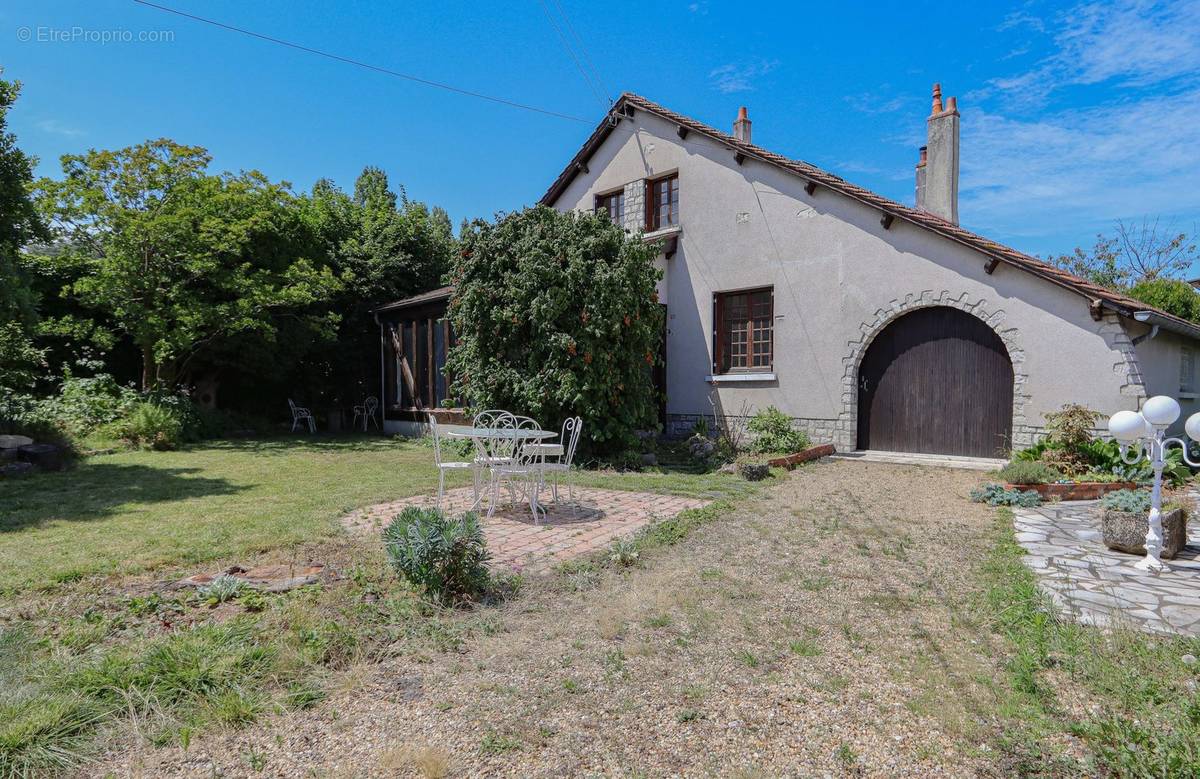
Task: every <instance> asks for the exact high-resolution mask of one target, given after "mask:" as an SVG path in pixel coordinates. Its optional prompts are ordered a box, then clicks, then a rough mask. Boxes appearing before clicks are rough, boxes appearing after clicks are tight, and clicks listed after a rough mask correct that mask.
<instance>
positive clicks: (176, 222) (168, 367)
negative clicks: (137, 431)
mask: <svg viewBox="0 0 1200 779" xmlns="http://www.w3.org/2000/svg"><path fill="white" fill-rule="evenodd" d="M209 161H210V158H209V155H208V153H207V152H206V151H205V150H204V149H202V148H200V147H196V146H183V145H180V144H177V143H175V142H173V141H170V140H166V139H160V140H156V141H147V142H145V143H142V144H138V145H136V146H131V147H129V148H126V149H121V150H118V151H94V150H93V151H89V152H87V153H86V154H81V155H66V156H64V157H63V158H62V167H63V174H64V178H63V179H62V180H60V181H52V180H48V179H43V180H42V181H41V182H40V183H39V188H40V197H39V201H40V204H41V206H42V208H43V210H44V213H45V214H46V215H47V217H48V219H49V220H50V222H51V224H52V226H53V228H54V231H55V237H56V239H57V243H56V246H57V248H58V250H59V253H60V254H59V258H58V261H59V262H60V263H67V264H75V265H78V266H79V267H80V268H81V269H82V270H81V273H80V275H79V277H78V278H77V280H76V281H75V282H74V283H73V284H72V286H71V291H72V292H73V294H75V295H77V296H78V297H79V298H80V299H81V300H82V301H83V302H84V303H85V304H87V305H89V306H92V307H95V308H96V309H98V310H100V311H102V312H104V314H106V315H107V317H108V318H109V320H110V321H111V323H112V325H113V326H114V327H115V328H116V329H118V330H120V331H121V332H123V333H125V334H127V335H128V337H129V338H130V339H132V341H133V343H134V344H135V345H136V346H137V348H138V350H139V352H140V353H141V356H142V387H143V389H151V388H154V387H157V386H160V385H167V386H170V385H172V384H174V383H175V382H176V381H177V380H178V379H179V378H180V377H181V375H183V373H184V371H185V370H186V369H187V367H188V365H189V363H190V361H191V360H192V359H193V358H194V357H195V356H196V355H197V354H200V353H201V352H202V351H203V350H204V349H205V348H206V347H209V346H211V345H212V344H213V343H214V342H217V341H219V340H220V339H223V338H228V337H230V336H233V335H236V334H239V333H247V332H256V333H259V334H264V335H267V336H270V335H271V334H272V332H273V329H274V319H273V312H275V311H278V310H280V309H286V308H290V309H294V310H299V309H302V308H304V307H306V306H309V305H311V304H313V303H315V302H318V301H321V300H324V299H327V298H329V297H330V296H331V295H333V294H334V293H335V292H336V291H337V290H338V289H339V286H340V285H339V283H338V281H337V279H336V278H335V277H334V275H333V273H332V272H331V271H330V270H329V269H328V268H326V267H321V266H320V263H319V261H318V262H314V261H313V259H312V255H313V253H314V252H315V251H316V246H315V242H314V240H313V236H312V235H311V233H310V231H309V230H308V228H307V226H306V225H305V223H304V221H303V220H302V219H301V218H300V212H299V210H298V209H296V208H294V207H293V205H294V202H293V201H294V198H293V196H292V195H291V194H290V193H289V192H288V189H287V185H286V184H275V183H272V182H270V181H268V180H267V179H266V177H265V176H263V175H262V174H261V173H258V172H255V171H251V172H248V173H241V174H237V175H233V174H223V175H212V174H209V173H208V172H207V168H208V164H209Z"/></svg>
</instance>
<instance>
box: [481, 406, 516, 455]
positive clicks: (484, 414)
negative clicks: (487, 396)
mask: <svg viewBox="0 0 1200 779" xmlns="http://www.w3.org/2000/svg"><path fill="white" fill-rule="evenodd" d="M516 425H517V418H516V417H515V416H513V415H512V414H511V413H509V412H507V411H497V410H489V411H481V412H479V413H478V414H476V415H475V419H474V420H472V422H471V426H472V427H473V428H475V429H476V430H510V429H512V428H514V427H516ZM516 440H517V439H516V438H476V439H474V441H475V462H476V463H477V464H479V465H481V466H483V467H485V468H490V467H491V466H493V465H500V464H503V463H506V462H512V458H513V452H514V449H515V445H516Z"/></svg>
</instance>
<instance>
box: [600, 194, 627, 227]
mask: <svg viewBox="0 0 1200 779" xmlns="http://www.w3.org/2000/svg"><path fill="white" fill-rule="evenodd" d="M596 212H597V213H607V214H608V218H609V219H611V220H612V223H613V224H615V225H621V224H624V223H625V190H623V189H622V190H618V191H616V192H610V193H608V194H607V195H596Z"/></svg>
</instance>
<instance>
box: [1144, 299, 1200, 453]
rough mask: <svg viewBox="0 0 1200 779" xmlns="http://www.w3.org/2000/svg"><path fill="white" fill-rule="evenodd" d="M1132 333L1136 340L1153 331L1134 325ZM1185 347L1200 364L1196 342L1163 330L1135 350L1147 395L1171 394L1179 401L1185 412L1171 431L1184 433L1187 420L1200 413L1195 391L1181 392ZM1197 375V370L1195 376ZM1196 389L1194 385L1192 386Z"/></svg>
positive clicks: (1194, 379)
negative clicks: (1181, 373)
mask: <svg viewBox="0 0 1200 779" xmlns="http://www.w3.org/2000/svg"><path fill="white" fill-rule="evenodd" d="M1131 331H1132V332H1134V334H1135V337H1136V336H1137V335H1141V334H1143V333H1149V331H1150V328H1149V326H1147V325H1143V324H1140V323H1135V324H1134V325H1133V326H1132V327H1131ZM1184 346H1188V347H1190V348H1191V349H1192V351H1193V353H1194V355H1195V357H1196V359H1197V360H1198V361H1200V350H1197V348H1196V346H1197V345H1196V343H1195V342H1194V341H1191V340H1189V339H1186V338H1183V337H1182V336H1179V335H1176V334H1175V333H1168V332H1166V331H1163V330H1159V332H1158V335H1156V336H1154V337H1153V338H1146V339H1145V340H1143V341H1142V342H1141V343H1139V344H1138V345H1137V347H1136V349H1137V353H1138V360H1139V362H1140V363H1141V366H1142V373H1143V374H1144V375H1145V377H1146V392H1147V394H1148V395H1170V396H1171V397H1173V398H1176V399H1178V400H1179V406H1180V408H1181V409H1182V413H1181V414H1180V415H1179V422H1177V423H1176V424H1175V425H1174V427H1172V429H1171V432H1173V433H1180V432H1182V431H1183V422H1184V420H1185V419H1187V418H1188V416H1190V415H1191V414H1194V413H1196V412H1197V411H1200V401H1198V400H1197V397H1196V392H1195V389H1193V391H1192V392H1190V393H1185V392H1182V391H1181V389H1182V388H1181V387H1180V361H1181V355H1182V350H1183V347H1184ZM1195 372H1196V370H1195V367H1194V368H1193V373H1195ZM1193 381H1196V378H1193ZM1197 386H1198V385H1196V384H1193V387H1197Z"/></svg>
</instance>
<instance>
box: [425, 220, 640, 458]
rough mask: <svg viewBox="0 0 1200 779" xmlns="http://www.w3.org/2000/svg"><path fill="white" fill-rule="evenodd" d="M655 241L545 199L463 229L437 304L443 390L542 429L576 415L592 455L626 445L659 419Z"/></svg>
mask: <svg viewBox="0 0 1200 779" xmlns="http://www.w3.org/2000/svg"><path fill="white" fill-rule="evenodd" d="M658 251H659V249H658V247H657V246H655V245H647V244H645V243H644V242H643V241H642V239H641V237H640V236H635V235H628V234H626V232H625V231H624V230H623V229H621V227H619V226H618V225H614V224H613V223H612V222H611V221H609V219H608V217H607V216H598V215H595V214H581V213H577V212H567V213H559V212H558V211H555V210H554V209H552V208H549V207H546V206H537V207H534V208H527V209H525V210H523V211H518V212H515V213H511V214H508V215H506V216H503V217H501V218H500V219H498V220H497V221H496V222H494V223H491V222H486V221H482V220H476V221H475V222H473V223H472V224H470V225H467V226H466V227H464V229H463V231H462V252H461V254H460V256H459V257H458V258H457V259H456V261H455V263H454V268H453V271H452V273H451V278H452V281H453V283H454V284H455V286H456V290H455V295H454V298H453V299H452V300H451V302H450V307H449V310H448V314H447V315H448V317H449V319H450V322H451V324H452V325H453V327H454V331H455V333H456V334H457V335H458V338H459V341H458V343H457V344H456V345H455V346H454V348H453V349H451V350H450V354H449V355H448V357H447V361H446V367H447V371H448V372H449V373H450V374H451V375H453V376H454V377H455V381H454V386H453V389H452V394H453V395H454V396H455V397H460V398H461V399H462V400H463V401H464V402H465V403H466V404H467V405H469V406H471V407H473V408H504V409H509V410H511V411H514V412H520V413H523V414H528V415H529V416H531V417H533V418H534V419H536V420H538V422H540V423H541V424H542V425H543V426H544V427H546V428H547V429H550V430H557V429H559V428H560V427H561V425H562V422H563V420H564V419H566V418H567V417H568V416H575V415H579V416H581V417H583V420H584V425H583V434H582V435H583V439H582V440H581V442H580V446H581V447H584V449H585V450H586V451H588V452H589V453H591V454H592V455H593V456H597V457H600V458H611V457H613V456H614V455H618V454H623V453H625V452H627V451H630V450H634V449H637V448H638V447H639V446H640V443H639V441H638V438H637V434H636V431H638V430H650V429H656V428H657V426H658V421H657V420H658V399H657V398H656V393H655V390H654V386H653V382H652V380H651V378H652V377H651V370H650V369H651V368H652V367H653V366H654V365H655V363H656V362H657V361H658V356H657V355H658V351H659V346H660V344H661V340H662V332H663V311H662V306H660V305H659V302H658V293H657V291H656V288H655V285H656V283H657V282H658V280H659V278H660V277H661V272H660V271H659V270H657V269H656V268H655V265H654V260H655V257H656V256H657V254H658ZM639 453H640V451H639Z"/></svg>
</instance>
